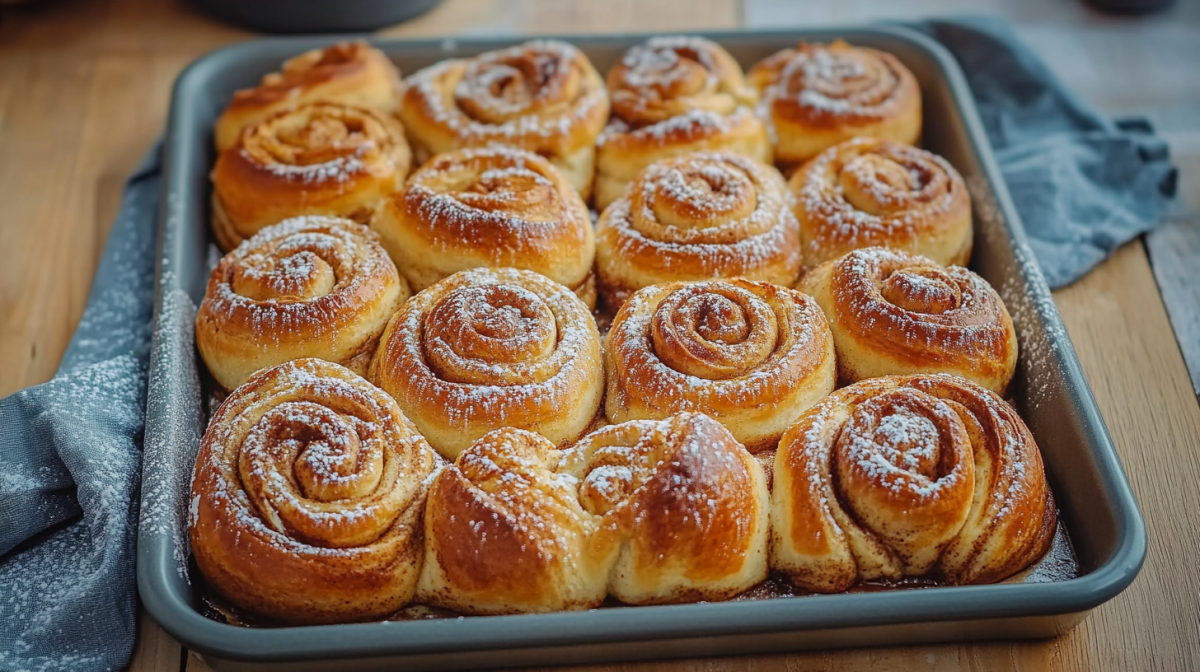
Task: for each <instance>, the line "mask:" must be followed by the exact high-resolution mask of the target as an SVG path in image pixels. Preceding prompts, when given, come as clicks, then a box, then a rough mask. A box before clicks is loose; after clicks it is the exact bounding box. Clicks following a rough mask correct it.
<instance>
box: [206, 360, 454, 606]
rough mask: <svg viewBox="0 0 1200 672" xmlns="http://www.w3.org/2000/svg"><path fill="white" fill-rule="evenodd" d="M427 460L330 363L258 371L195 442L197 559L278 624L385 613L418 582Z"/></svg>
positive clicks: (394, 413)
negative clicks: (197, 452)
mask: <svg viewBox="0 0 1200 672" xmlns="http://www.w3.org/2000/svg"><path fill="white" fill-rule="evenodd" d="M436 459H437V456H436V455H435V454H434V452H433V450H432V449H430V447H429V445H428V444H426V443H425V440H424V439H422V438H421V435H420V434H418V433H417V431H416V429H415V428H414V427H413V426H412V424H411V423H409V422H408V420H406V419H405V417H404V415H403V414H401V413H400V409H399V408H398V407H397V406H396V403H395V402H394V401H392V399H391V398H389V397H388V396H387V395H386V394H384V393H383V391H382V390H379V389H377V388H375V387H374V386H372V385H371V384H370V383H368V382H367V381H365V380H363V379H362V378H359V377H358V376H357V375H355V374H354V373H352V372H350V371H349V370H347V369H345V368H343V367H341V366H339V365H337V364H332V363H329V362H325V361H322V360H319V359H301V360H296V361H293V362H288V363H286V364H281V365H279V366H277V367H275V368H272V369H267V370H265V371H262V372H259V373H258V374H257V375H255V376H254V377H253V378H251V379H250V381H249V382H247V383H246V384H245V385H243V386H242V387H239V388H238V389H237V390H235V391H234V392H233V394H231V395H230V396H229V398H228V399H226V400H225V403H223V404H221V407H220V408H219V409H218V410H217V412H216V414H215V415H214V416H213V418H212V422H210V423H209V426H208V430H207V431H206V432H205V433H204V439H203V441H201V443H200V452H199V454H198V455H197V457H196V473H195V478H194V480H193V481H192V496H191V519H190V538H191V546H192V553H193V554H194V555H195V557H196V564H197V565H198V566H199V568H200V571H201V573H203V574H204V578H205V579H206V580H207V581H208V583H209V585H211V586H212V587H213V588H214V589H215V590H216V591H217V592H218V593H219V594H220V595H221V596H222V597H223V598H225V599H226V600H228V601H229V602H231V603H232V604H234V605H237V606H238V607H240V608H242V609H245V610H247V611H249V612H251V613H254V614H256V615H259V616H262V617H265V618H268V619H271V620H273V621H277V622H280V623H290V624H306V623H336V622H341V621H359V620H367V619H371V618H380V617H383V616H386V615H387V614H390V613H392V612H394V611H396V610H397V609H399V608H400V607H402V606H404V604H405V603H407V602H409V601H410V600H411V599H412V597H413V594H414V592H415V590H416V585H417V579H418V577H419V574H420V571H421V561H422V555H423V541H422V540H423V525H422V517H423V515H424V511H425V493H426V491H427V481H428V479H429V478H430V476H431V474H432V473H433V471H434V467H435V460H436Z"/></svg>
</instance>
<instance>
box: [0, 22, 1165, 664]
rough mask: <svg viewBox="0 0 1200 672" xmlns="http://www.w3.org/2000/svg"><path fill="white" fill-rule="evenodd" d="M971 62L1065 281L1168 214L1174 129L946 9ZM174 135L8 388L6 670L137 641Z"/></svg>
mask: <svg viewBox="0 0 1200 672" xmlns="http://www.w3.org/2000/svg"><path fill="white" fill-rule="evenodd" d="M919 28H920V29H922V30H924V31H926V32H927V33H929V34H930V35H932V36H933V37H935V38H937V39H938V40H940V41H942V43H943V44H945V45H946V46H947V47H949V48H950V50H951V51H952V52H953V53H954V54H955V56H956V57H957V58H958V59H959V61H960V62H961V63H962V65H963V69H964V70H965V71H966V72H967V77H968V80H969V81H970V84H971V88H972V92H973V94H974V96H975V98H976V100H977V101H978V105H979V111H980V114H981V115H982V116H983V120H984V124H985V126H986V127H987V130H988V135H989V137H990V139H991V141H992V144H993V146H994V147H995V149H996V153H997V158H998V159H999V160H1000V165H1001V167H1002V168H1003V171H1004V177H1005V179H1006V180H1007V182H1008V185H1009V188H1010V190H1011V191H1012V193H1013V197H1014V200H1015V201H1016V204H1017V208H1018V210H1020V214H1021V217H1022V219H1023V220H1024V222H1025V227H1026V229H1027V231H1028V232H1029V235H1030V237H1031V239H1032V244H1033V249H1034V252H1035V253H1036V255H1037V258H1038V261H1039V262H1040V263H1041V265H1042V269H1043V270H1044V271H1045V274H1046V277H1047V278H1049V280H1050V282H1051V284H1053V285H1055V286H1058V285H1062V284H1066V283H1068V282H1071V281H1072V280H1074V279H1076V278H1078V277H1079V276H1080V275H1082V274H1083V273H1085V272H1087V270H1088V269H1089V268H1091V267H1092V266H1093V265H1095V264H1096V263H1098V262H1099V261H1100V260H1101V259H1103V258H1104V257H1105V256H1106V255H1107V254H1108V253H1110V252H1111V251H1112V250H1113V249H1114V248H1115V247H1116V246H1118V245H1120V244H1121V243H1122V242H1124V241H1126V240H1129V239H1130V238H1132V237H1134V236H1136V235H1138V234H1139V233H1141V232H1142V231H1145V230H1148V229H1149V228H1151V227H1153V226H1154V225H1155V224H1156V223H1157V222H1158V221H1159V219H1160V218H1161V214H1162V212H1163V208H1164V207H1165V204H1166V201H1167V199H1168V197H1169V196H1170V195H1171V193H1172V189H1173V175H1174V172H1173V169H1172V168H1171V166H1170V164H1169V162H1168V161H1167V153H1166V148H1165V146H1164V145H1163V144H1162V143H1161V142H1159V141H1158V140H1156V139H1155V138H1154V137H1153V135H1152V134H1151V133H1150V132H1149V129H1148V128H1147V127H1145V126H1138V125H1132V126H1130V125H1119V124H1116V123H1114V122H1112V121H1109V120H1107V119H1105V118H1104V117H1102V116H1100V115H1099V114H1098V113H1096V112H1095V111H1093V110H1091V109H1090V108H1088V107H1087V106H1086V105H1084V104H1083V103H1081V102H1080V101H1078V100H1077V99H1075V98H1074V97H1073V96H1072V95H1071V94H1070V93H1069V92H1068V91H1067V90H1066V89H1064V88H1063V86H1062V85H1061V84H1060V83H1059V82H1058V81H1057V80H1056V79H1055V78H1054V77H1053V76H1052V75H1051V74H1050V72H1049V70H1048V69H1047V68H1046V67H1045V65H1043V64H1042V63H1041V62H1040V61H1039V60H1038V59H1037V57H1036V56H1034V55H1033V53H1032V52H1030V51H1029V50H1028V49H1027V48H1026V47H1024V46H1022V45H1021V44H1020V42H1019V41H1018V40H1017V39H1016V38H1015V37H1014V36H1013V34H1012V31H1011V30H1010V29H1009V28H1008V27H1007V26H1006V25H1005V24H1003V23H998V22H995V21H985V20H977V19H965V20H955V21H931V22H928V23H925V24H922V25H921V26H920V27H919ZM158 156H159V155H158V152H157V150H156V151H154V152H152V154H151V156H150V157H149V158H148V159H147V161H146V163H145V164H144V165H143V166H142V167H141V168H140V169H139V170H138V171H137V173H135V174H134V176H133V177H132V178H130V181H129V184H128V186H127V187H126V193H125V198H124V201H123V204H122V207H121V212H120V215H119V216H118V218H117V221H116V223H115V224H114V225H113V229H112V233H111V234H110V236H109V241H108V245H107V247H106V249H105V253H104V257H103V259H102V260H101V263H100V269H99V271H98V272H97V274H96V279H95V282H94V286H93V288H92V293H91V296H90V297H89V300H88V307H87V309H86V311H85V313H84V317H83V320H82V322H81V323H80V325H79V329H78V331H77V332H76V334H75V337H74V339H73V340H72V341H71V345H70V347H69V348H68V350H67V354H66V355H65V356H64V357H63V362H62V365H61V367H60V368H59V371H58V374H57V375H56V376H55V378H54V379H53V380H51V381H50V382H48V383H45V384H43V385H38V386H35V387H31V388H29V389H26V390H23V391H21V392H18V393H16V394H13V395H11V396H9V397H7V398H5V399H3V400H0V670H3V671H16V670H45V671H51V670H63V671H67V670H70V671H72V672H88V671H91V670H115V669H120V668H122V667H124V666H125V665H127V664H128V661H129V657H130V655H131V652H132V650H133V643H134V622H135V616H136V601H135V597H134V595H135V593H134V591H135V588H134V585H135V583H134V543H135V538H136V526H137V519H138V516H137V510H136V509H137V502H138V487H139V475H140V464H141V452H140V448H141V441H142V432H143V419H144V418H143V415H144V406H145V389H146V362H147V359H148V348H149V341H150V332H151V326H150V320H151V313H152V304H153V284H154V281H153V274H154V250H155V233H156V228H155V222H156V217H155V212H156V208H157V200H158V185H159V166H158Z"/></svg>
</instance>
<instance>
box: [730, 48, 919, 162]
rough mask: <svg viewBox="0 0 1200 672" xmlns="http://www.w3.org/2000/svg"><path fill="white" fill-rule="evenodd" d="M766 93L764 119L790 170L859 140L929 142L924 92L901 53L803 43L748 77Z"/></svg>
mask: <svg viewBox="0 0 1200 672" xmlns="http://www.w3.org/2000/svg"><path fill="white" fill-rule="evenodd" d="M748 79H749V80H750V83H751V85H753V86H754V87H755V88H756V89H758V91H759V92H760V93H761V94H762V105H761V107H760V114H761V115H762V117H763V118H764V119H766V120H767V123H768V125H769V127H770V130H771V134H772V137H773V139H774V141H775V143H776V144H775V160H776V161H777V162H779V163H780V164H781V166H787V167H789V168H791V167H794V166H797V165H799V164H801V163H803V162H804V161H807V160H809V159H811V158H812V157H814V156H816V155H817V154H820V153H821V152H823V151H824V150H826V149H828V148H829V147H832V146H834V145H836V144H838V143H841V142H843V141H845V140H849V139H850V138H854V137H860V136H861V137H872V138H887V139H889V140H895V141H896V142H901V143H904V144H907V145H914V144H916V143H917V140H918V139H919V138H920V137H921V89H920V87H919V86H918V85H917V79H916V77H913V74H912V72H910V71H909V70H908V68H906V67H904V65H903V64H902V63H900V61H899V60H898V59H897V58H896V57H895V56H893V55H891V54H889V53H886V52H883V51H877V50H875V49H869V48H866V47H853V46H850V45H849V44H846V43H845V42H842V41H841V40H837V41H834V42H833V43H832V44H828V45H824V44H805V43H801V44H800V45H799V46H798V47H796V48H795V49H784V50H783V51H780V52H778V53H776V54H774V55H772V56H769V57H767V58H766V59H763V61H762V62H760V63H759V64H758V65H756V66H754V67H753V68H751V70H750V74H749V76H748Z"/></svg>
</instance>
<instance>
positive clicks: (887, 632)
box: [138, 27, 1146, 670]
mask: <svg viewBox="0 0 1200 672" xmlns="http://www.w3.org/2000/svg"><path fill="white" fill-rule="evenodd" d="M706 35H707V36H708V37H710V38H712V39H714V40H716V41H717V42H719V43H721V44H722V45H724V46H725V47H726V48H727V49H728V50H729V51H730V52H731V53H732V54H733V55H734V57H735V58H737V59H738V60H739V61H740V62H741V63H742V64H743V65H745V66H749V65H750V64H752V63H754V62H756V61H757V60H759V59H760V58H762V57H764V56H766V55H767V54H770V53H772V52H774V51H776V50H778V49H781V48H784V47H789V46H792V45H794V44H795V43H796V42H797V40H801V39H805V40H819V41H828V40H831V39H834V38H837V37H841V38H845V39H847V40H849V41H850V42H852V43H855V44H860V45H866V46H871V47H875V48H878V49H883V50H886V51H889V52H891V53H893V54H895V55H896V56H897V57H899V58H900V60H901V61H903V62H904V63H905V64H906V65H907V66H908V67H909V68H910V69H911V70H912V71H913V72H914V73H915V74H916V76H917V79H918V81H919V82H920V85H921V93H922V96H923V100H924V115H925V118H924V129H925V131H924V138H923V145H924V146H925V147H926V148H928V149H930V150H932V151H934V152H936V153H938V154H941V155H942V156H944V157H946V158H947V159H948V160H949V161H950V162H951V163H952V164H953V165H954V166H955V167H956V168H957V169H958V170H959V171H960V172H961V173H962V174H963V176H964V177H965V178H966V180H967V183H968V185H969V187H970V191H971V195H972V198H973V201H974V203H973V207H974V216H975V222H976V236H977V237H976V240H975V256H974V259H973V260H972V268H974V270H975V271H977V272H978V273H980V274H981V275H982V276H983V277H984V278H986V279H987V280H988V281H989V282H991V283H992V284H993V285H994V286H995V287H996V288H997V289H999V291H1000V292H1001V295H1002V296H1003V298H1004V300H1005V302H1006V303H1007V305H1008V307H1009V309H1010V311H1011V313H1012V317H1013V321H1014V323H1015V324H1016V327H1017V332H1018V337H1019V341H1020V351H1021V355H1020V363H1019V366H1018V372H1017V378H1016V381H1015V384H1014V385H1013V389H1014V390H1015V394H1014V396H1013V402H1014V403H1015V404H1016V405H1017V407H1018V409H1019V410H1020V412H1021V415H1022V416H1023V417H1024V418H1025V419H1026V421H1027V423H1028V424H1029V427H1030V429H1031V430H1032V432H1033V435H1034V436H1035V438H1036V439H1037V442H1038V444H1039V445H1040V446H1041V448H1042V453H1043V456H1044V458H1045V465H1046V471H1047V475H1048V477H1049V480H1050V484H1051V487H1052V488H1053V491H1054V493H1055V496H1056V498H1057V500H1058V503H1059V506H1060V507H1061V518H1062V520H1063V521H1064V523H1065V525H1066V527H1067V529H1068V530H1069V531H1070V537H1071V541H1072V543H1073V546H1074V551H1075V554H1076V557H1077V560H1078V563H1079V576H1078V577H1077V578H1073V579H1069V580H1063V581H1056V582H1050V583H1004V584H997V585H987V586H966V587H938V588H924V589H919V590H898V591H883V592H864V593H853V594H843V595H827V596H810V597H798V598H780V599H766V600H758V601H734V602H725V603H712V604H684V605H671V606H656V607H630V608H622V607H618V608H606V609H599V610H595V611H586V612H575V613H560V614H548V615H519V616H494V617H479V618H474V617H473V618H457V619H455V618H450V619H440V620H418V621H401V622H384V623H360V624H346V625H329V626H316V627H288V628H270V629H268V628H241V627H235V626H232V625H227V624H224V623H220V622H217V621H214V620H211V619H209V618H206V617H204V616H203V615H201V614H200V613H199V612H198V611H197V609H196V602H195V601H194V596H193V587H192V584H191V583H189V581H188V576H187V555H188V554H187V537H186V514H187V506H188V501H187V498H188V494H187V493H188V483H189V482H190V478H191V471H192V466H193V463H194V459H195V452H196V447H197V445H198V443H199V439H200V436H201V434H202V433H203V424H202V423H203V422H204V418H205V413H204V409H203V408H202V399H201V386H200V384H199V382H198V381H199V380H200V379H201V378H202V377H203V375H205V374H204V373H203V372H202V371H201V370H199V369H198V368H197V358H196V354H195V346H194V344H193V337H192V320H193V319H194V311H195V304H196V303H198V302H199V301H200V299H201V297H202V295H203V293H204V286H205V280H206V276H207V270H208V268H209V262H208V260H207V259H206V256H207V255H208V249H209V244H208V243H209V226H208V221H209V211H208V202H209V180H208V171H209V167H210V166H211V165H212V161H213V151H212V138H211V135H210V133H211V128H212V123H213V121H214V120H215V119H216V117H217V115H218V114H219V113H220V111H221V109H222V108H223V107H224V105H225V104H226V103H227V102H228V100H229V98H230V96H231V94H232V92H233V91H234V90H235V89H237V88H240V87H245V86H250V85H252V84H254V83H255V82H256V81H257V80H258V78H259V77H260V76H261V75H262V74H264V73H266V72H268V71H271V70H273V69H275V68H276V67H277V66H278V64H279V63H280V62H281V61H282V60H284V59H285V58H287V57H289V56H292V55H294V54H296V53H299V52H301V51H303V50H306V49H310V48H313V47H317V46H322V45H324V44H326V43H329V42H331V41H333V40H334V39H335V38H330V37H323V38H295V39H274V40H263V41H256V42H248V43H244V44H240V45H236V46H233V47H229V48H226V49H222V50H220V51H217V52H214V53H212V54H209V55H207V56H205V57H203V58H201V59H200V60H198V61H196V62H195V63H194V64H192V65H191V66H190V67H189V68H188V69H187V70H186V71H185V72H184V73H183V74H182V75H180V77H179V80H178V82H177V83H176V84H175V90H174V98H173V101H172V105H171V113H170V118H169V121H168V127H167V139H166V145H165V156H164V170H165V173H164V179H163V187H162V188H163V199H162V212H161V213H160V220H161V221H160V245H161V250H160V257H159V268H158V275H159V287H158V295H157V306H156V307H157V312H156V320H157V328H156V332H155V339H154V346H153V354H152V359H151V390H150V395H149V404H148V408H147V427H146V460H145V469H144V474H143V495H142V496H143V500H142V523H141V526H140V534H139V544H138V588H139V591H140V594H141V598H142V601H143V603H144V604H145V606H146V609H147V610H148V611H149V612H150V615H151V616H152V617H153V618H154V619H155V620H156V621H158V622H159V624H161V625H162V627H163V628H165V629H166V630H167V631H168V632H170V633H171V634H172V635H174V636H175V637H176V638H177V639H178V640H179V641H181V642H182V643H183V644H184V645H186V646H187V647H188V648H190V649H193V650H195V651H198V652H199V653H201V654H202V655H204V657H205V658H206V659H207V660H208V661H209V662H210V664H212V666H213V667H214V668H216V669H218V670H267V669H285V668H286V669H289V670H340V669H355V670H374V669H394V668H396V667H399V666H403V667H404V668H405V669H410V670H416V669H446V668H482V667H507V666H517V665H530V664H552V663H583V662H589V663H594V662H600V661H615V660H629V659H650V658H667V657H695V656H712V655H723V654H739V653H740V654H752V653H766V652H773V651H785V650H795V649H806V648H832V647H854V646H875V645H884V644H914V643H922V642H944V641H964V640H989V639H991V640H994V639H1011V638H1038V637H1052V636H1054V635H1057V634H1060V633H1062V632H1065V631H1066V630H1068V629H1070V628H1071V627H1073V626H1075V625H1076V624H1078V623H1079V622H1080V621H1082V620H1083V618H1084V617H1085V616H1086V614H1087V613H1088V611H1089V610H1091V609H1092V608H1094V607H1096V606H1097V605H1099V604H1101V603H1103V602H1105V601H1106V600H1109V599H1111V598H1112V597H1114V596H1115V595H1116V594H1117V593H1119V592H1120V591H1121V590H1123V589H1124V588H1125V587H1126V586H1128V585H1129V583H1130V582H1131V581H1132V580H1133V578H1134V577H1135V576H1136V574H1137V572H1138V570H1139V569H1140V568H1141V564H1142V560H1143V558H1144V557H1145V553H1146V532H1145V527H1144V525H1143V522H1142V518H1141V515H1140V514H1139V512H1138V509H1137V504H1136V502H1135V501H1134V499H1133V495H1132V493H1131V492H1130V490H1129V485H1128V483H1127V482H1126V478H1125V475H1124V473H1123V471H1122V469H1121V465H1120V463H1119V462H1118V459H1117V455H1116V453H1115V451H1114V450H1113V446H1112V441H1111V439H1110V438H1109V435H1108V431H1107V430H1106V429H1105V426H1104V421H1103V419H1102V418H1101V417H1100V413H1099V411H1098V409H1097V408H1096V403H1095V400H1094V399H1093V398H1092V394H1091V391H1090V390H1089V389H1088V385H1087V381H1086V380H1085V379H1084V376H1083V371H1082V370H1081V368H1080V365H1079V362H1078V360H1077V359H1076V356H1075V351H1074V349H1073V348H1072V346H1071V342H1070V340H1069V339H1068V337H1067V334H1066V331H1065V330H1064V328H1063V326H1062V322H1061V321H1060V319H1059V316H1058V312H1057V310H1056V309H1055V307H1054V303H1053V301H1052V299H1051V298H1050V292H1049V290H1048V289H1047V287H1046V282H1045V280H1044V278H1043V277H1042V275H1041V272H1040V271H1039V270H1038V268H1037V265H1036V262H1035V261H1034V260H1033V257H1032V255H1031V253H1030V251H1029V247H1028V245H1027V243H1026V239H1025V234H1024V232H1023V230H1022V227H1021V223H1020V221H1019V220H1018V219H1017V216H1016V214H1015V211H1014V209H1013V205H1012V203H1011V201H1010V199H1009V196H1008V192H1007V191H1006V190H1005V186H1004V182H1003V181H1002V180H1001V178H1000V173H999V170H998V169H997V167H996V164H995V161H994V160H993V158H992V155H991V151H990V148H989V146H988V144H987V139H986V137H985V136H984V134H983V129H982V127H981V124H980V121H979V118H978V115H977V112H976V110H975V107H974V103H973V102H972V100H971V97H970V94H969V91H968V89H967V85H966V82H965V80H964V79H963V76H962V73H961V72H960V71H959V69H958V65H957V64H956V63H955V62H954V60H953V59H952V58H951V56H950V55H949V54H948V53H947V52H946V51H945V50H944V49H943V48H942V47H940V46H939V45H938V44H936V43H935V42H933V41H931V40H929V39H927V38H925V37H923V36H921V35H918V34H915V33H913V32H911V31H907V30H904V29H902V28H898V27H844V28H830V29H822V30H807V29H806V30H788V31H771V32H727V33H706ZM645 37H646V36H645V35H606V36H587V37H567V38H564V39H567V40H568V41H570V42H572V43H574V44H575V45H577V46H578V47H579V48H581V49H582V50H583V51H584V52H585V53H587V55H588V56H589V57H590V58H591V59H592V61H593V62H594V63H595V64H596V66H597V68H599V69H600V70H601V71H602V72H603V71H605V70H606V69H607V68H608V67H609V66H610V65H611V64H612V63H613V62H614V61H615V60H616V59H617V58H618V57H619V55H620V53H621V52H623V51H624V50H625V49H626V48H628V47H629V46H631V45H633V44H635V43H637V42H640V41H642V40H643V39H645ZM516 41H517V40H516V39H514V38H508V39H474V38H472V39H455V38H446V39H439V40H416V41H412V40H403V41H401V40H378V41H377V42H376V44H377V45H378V46H379V47H380V48H382V49H383V50H384V51H386V52H387V53H388V54H389V55H390V56H391V57H392V58H393V59H394V60H395V61H396V63H397V65H399V67H400V68H401V69H402V70H403V71H404V72H406V73H410V72H413V71H415V70H416V69H418V68H421V67H424V66H427V65H430V64H432V63H434V62H435V61H438V60H441V59H445V58H449V57H456V56H466V55H472V54H476V53H480V52H483V51H487V50H490V49H496V48H500V47H503V46H507V45H510V44H513V43H514V42H516Z"/></svg>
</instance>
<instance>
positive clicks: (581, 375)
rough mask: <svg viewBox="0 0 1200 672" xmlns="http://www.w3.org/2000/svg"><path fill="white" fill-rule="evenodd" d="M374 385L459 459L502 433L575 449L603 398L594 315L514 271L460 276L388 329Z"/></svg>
mask: <svg viewBox="0 0 1200 672" xmlns="http://www.w3.org/2000/svg"><path fill="white" fill-rule="evenodd" d="M371 380H372V382H374V383H375V384H376V385H379V386H380V387H382V388H383V389H384V390H386V391H387V392H388V394H391V395H392V396H393V397H394V398H395V399H396V401H397V403H399V404H400V408H401V409H403V410H404V412H405V413H406V414H407V415H408V417H409V418H411V419H412V420H413V422H415V423H416V425H417V427H419V428H420V430H421V433H422V434H423V435H424V436H425V438H427V439H428V440H429V443H430V444H431V445H432V446H433V447H434V448H435V449H436V450H437V451H438V452H439V453H441V454H442V455H444V456H446V457H448V458H451V459H453V458H454V457H456V456H457V455H458V454H459V453H461V452H462V451H463V449H465V448H466V447H467V446H469V445H471V443H472V442H473V441H475V440H476V439H478V438H480V437H481V436H483V435H484V434H486V433H488V432H490V431H491V430H493V429H497V428H500V427H517V428H520V429H528V430H532V431H536V432H538V433H539V434H541V435H543V436H545V437H547V438H549V439H550V440H551V441H552V442H553V443H555V444H564V443H567V442H571V441H574V440H576V439H578V438H579V437H580V436H582V435H583V433H584V432H585V431H586V430H587V429H588V428H589V426H590V425H591V424H592V422H593V420H594V419H595V417H596V415H597V412H598V410H599V408H600V400H601V397H602V396H603V394H604V371H603V367H602V363H601V359H600V335H599V333H598V332H597V331H596V322H595V320H593V319H592V315H591V313H590V312H589V311H588V308H587V306H586V305H584V303H583V301H581V300H580V299H579V297H577V296H576V295H575V294H574V293H572V292H571V290H569V289H567V288H566V287H564V286H562V285H560V284H558V283H556V282H554V281H552V280H550V279H548V278H546V277H544V276H542V275H538V274H537V273H533V272H532V271H522V270H518V269H515V268H499V269H487V268H481V269H475V270H471V271H461V272H459V273H455V274H454V275H452V276H450V277H448V278H446V279H445V280H442V281H441V282H438V283H437V284H435V285H433V286H432V287H430V288H428V289H426V290H424V291H422V292H420V293H419V294H417V295H416V296H415V297H413V298H412V299H411V300H409V302H408V303H406V304H404V306H403V307H401V309H400V311H399V312H398V313H396V316H395V317H393V318H392V321H391V322H389V323H388V326H387V330H386V331H385V332H384V334H383V338H382V341H381V344H380V347H379V351H378V352H377V353H376V355H375V360H374V361H373V362H372V364H371Z"/></svg>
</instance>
